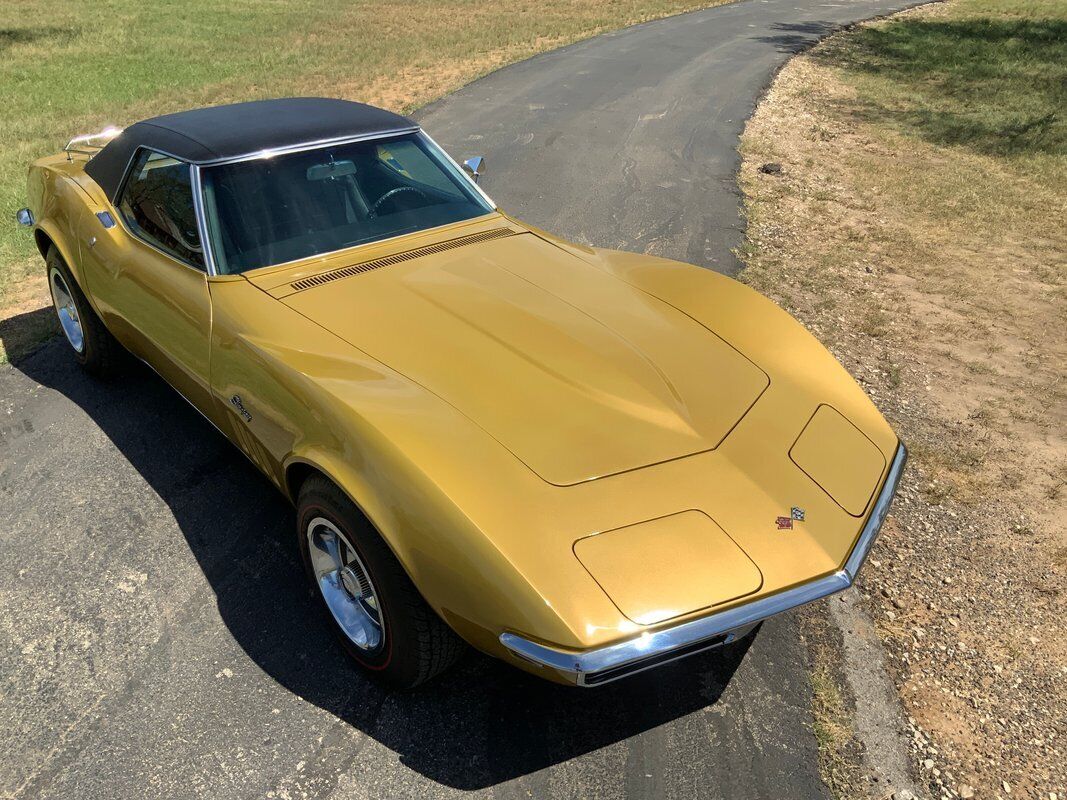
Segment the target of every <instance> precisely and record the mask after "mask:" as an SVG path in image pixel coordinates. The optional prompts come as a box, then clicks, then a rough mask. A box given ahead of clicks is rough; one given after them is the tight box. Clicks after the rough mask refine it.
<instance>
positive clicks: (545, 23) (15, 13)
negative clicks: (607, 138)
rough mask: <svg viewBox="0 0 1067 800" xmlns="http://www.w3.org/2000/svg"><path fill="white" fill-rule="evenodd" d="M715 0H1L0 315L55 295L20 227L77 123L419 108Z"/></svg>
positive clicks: (91, 126)
mask: <svg viewBox="0 0 1067 800" xmlns="http://www.w3.org/2000/svg"><path fill="white" fill-rule="evenodd" d="M715 4H716V0H523V1H522V2H514V3H507V4H497V3H485V2H477V0H390V2H385V0H377V1H376V0H370V1H369V2H355V3H353V2H339V1H338V0H230V1H229V2H225V3H216V2H208V0H181V1H179V2H175V0H164V1H163V2H152V3H145V2H141V0H112V2H109V3H107V4H106V5H101V4H100V3H92V2H88V1H87V0H72V2H66V3H54V2H47V1H46V0H0V20H2V22H0V54H2V60H0V107H2V108H3V116H2V118H0V145H2V146H0V219H2V220H3V222H2V223H0V319H3V317H4V316H7V317H10V316H11V315H12V313H17V312H18V311H25V310H29V309H33V308H37V307H39V306H40V305H41V303H42V302H43V298H44V288H43V281H42V280H35V281H33V282H31V283H29V284H25V283H23V279H25V278H26V277H27V276H29V275H33V276H36V273H38V272H40V264H39V257H38V256H37V254H36V252H35V250H34V247H33V243H32V237H29V236H26V235H24V233H23V232H21V231H19V230H18V229H17V228H16V226H15V225H14V223H13V222H12V219H13V215H14V213H15V210H16V209H18V208H19V207H21V206H23V205H25V173H26V167H27V165H28V164H29V162H30V161H32V160H33V159H35V158H37V157H39V156H41V155H45V154H48V153H51V152H55V151H57V150H58V149H59V148H60V147H62V145H63V144H64V143H65V142H66V140H67V139H68V138H70V137H71V136H73V135H75V134H77V133H85V132H87V131H94V130H99V129H100V128H102V127H104V126H105V125H106V124H111V123H114V124H118V125H125V124H129V123H131V122H134V121H136V120H138V119H142V118H144V117H147V116H152V115H155V114H160V113H166V112H170V111H177V110H180V109H184V108H189V107H192V106H198V105H210V104H218V103H225V102H233V101H239V100H251V99H256V98H265V97H278V96H285V95H301V94H310V95H325V96H330V97H344V98H349V99H353V100H363V101H366V102H370V103H375V104H378V105H384V106H386V107H388V108H391V109H394V110H397V111H401V112H407V111H411V110H413V109H414V108H416V107H418V106H420V105H423V104H425V103H426V102H428V101H430V100H432V99H435V98H437V97H439V96H441V95H442V94H445V93H447V92H448V91H450V90H452V89H455V88H457V87H459V86H461V85H463V84H464V83H467V82H469V81H470V80H472V79H473V78H475V77H477V76H479V75H481V74H484V73H486V72H488V71H490V70H492V69H495V68H497V67H499V66H502V65H503V64H506V63H509V62H512V61H517V60H519V59H522V58H526V57H528V56H530V55H533V54H534V53H537V52H540V51H543V50H548V49H552V48H555V47H559V46H561V45H564V44H567V43H570V42H573V41H576V40H578V39H582V38H586V37H588V36H592V35H594V34H596V33H599V32H601V31H604V30H609V29H613V28H620V27H624V26H626V25H630V24H634V23H637V22H641V21H644V20H648V19H653V18H656V17H661V16H667V15H670V14H675V13H679V12H682V11H687V10H691V9H694V8H701V7H706V6H709V5H715ZM20 284H21V285H20ZM16 307H17V308H16ZM5 309H6V311H7V313H6V314H5V313H4V310H5ZM2 359H3V353H2V349H0V360H2Z"/></svg>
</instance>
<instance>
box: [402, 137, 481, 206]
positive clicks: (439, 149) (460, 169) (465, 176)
mask: <svg viewBox="0 0 1067 800" xmlns="http://www.w3.org/2000/svg"><path fill="white" fill-rule="evenodd" d="M419 136H421V137H422V138H424V139H425V140H426V141H427V142H429V143H430V145H431V146H432V147H433V149H434V150H436V151H437V152H438V153H440V154H441V155H442V156H444V157H445V158H446V159H447V160H448V163H449V164H451V165H452V166H453V167H454V168H455V170H456V174H458V175H459V177H461V178H462V179H463V180H464V181H466V182H467V186H469V187H470V188H471V189H473V190H474V191H475V192H477V194H478V195H479V196H480V197H481V198H482V199H483V200H484V201H485V202H487V203H488V204H489V205H490V206H492V207H493V210H494V211H497V210H498V209H499V206H497V204H496V203H495V202H493V198H491V197H490V196H489V195H487V194H486V193H485V189H483V188H482V187H481V186H479V185H478V182H477V181H475V180H473V179H472V178H471V176H470V175H468V174H467V171H466V170H465V169H463V167H461V166H460V165H459V164H458V163H456V159H454V158H452V156H451V155H449V153H448V151H447V150H445V148H443V147H441V145H439V144H438V143H437V142H435V141H434V140H433V137H432V136H430V134H428V133H427V132H426V131H424V130H422V128H420V129H419Z"/></svg>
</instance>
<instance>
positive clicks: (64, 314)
mask: <svg viewBox="0 0 1067 800" xmlns="http://www.w3.org/2000/svg"><path fill="white" fill-rule="evenodd" d="M48 285H49V287H50V288H51V290H52V304H53V305H54V306H55V308H56V316H58V317H59V324H60V326H61V327H62V328H63V335H64V336H66V337H67V341H68V342H70V346H71V347H73V348H74V349H75V351H77V352H79V353H81V352H82V351H83V350H85V334H84V332H83V331H82V323H81V317H79V316H78V306H77V305H75V303H74V295H73V293H72V292H71V291H70V287H68V286H67V281H66V278H64V277H63V273H62V272H60V271H59V270H58V269H56V268H55V267H52V269H50V270H49V271H48Z"/></svg>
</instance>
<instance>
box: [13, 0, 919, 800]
mask: <svg viewBox="0 0 1067 800" xmlns="http://www.w3.org/2000/svg"><path fill="white" fill-rule="evenodd" d="M903 5H904V4H903V3H900V2H889V1H887V0H862V2H836V3H832V2H831V3H817V2H810V0H744V2H739V3H736V4H734V5H728V6H723V7H719V8H715V9H710V10H708V11H703V12H697V13H694V14H689V15H685V16H682V17H676V18H673V19H669V20H663V21H659V22H655V23H650V24H647V25H642V26H638V27H636V28H631V29H628V30H626V31H622V32H619V33H615V34H609V35H606V36H602V37H599V38H597V39H594V40H590V41H588V42H585V43H582V44H578V45H575V46H572V47H568V48H565V49H563V50H560V51H557V52H554V53H550V54H547V55H544V56H540V57H538V58H534V59H531V60H530V61H527V62H524V63H522V64H518V65H515V66H513V67H510V68H507V69H505V70H502V71H500V72H498V73H495V74H493V75H491V76H489V77H487V78H485V79H483V80H481V81H478V82H476V83H474V84H472V85H471V86H469V87H467V88H466V89H463V90H462V91H460V92H458V93H456V94H455V95H453V96H451V97H449V98H448V99H446V100H444V101H442V102H440V103H437V104H435V105H433V106H431V107H429V108H427V109H425V110H424V111H423V113H421V114H419V115H417V116H418V118H419V120H420V121H421V122H422V123H423V124H424V125H425V126H426V128H427V129H428V130H429V131H430V133H431V134H432V135H434V136H435V138H436V139H437V140H438V141H439V142H440V143H441V144H443V145H444V146H445V147H447V148H448V149H449V150H450V151H451V152H452V153H453V154H454V155H456V156H457V157H464V156H467V155H473V154H481V155H485V156H487V159H488V171H487V173H486V178H485V179H484V186H485V188H486V189H487V191H488V192H489V193H490V194H491V195H492V196H493V197H494V199H495V200H497V202H499V203H500V204H501V205H502V206H503V207H504V208H505V210H507V211H510V212H512V213H514V214H515V215H516V216H519V217H520V218H522V219H524V220H527V221H529V222H531V223H533V224H536V225H539V226H542V227H544V228H547V229H549V230H552V231H554V232H558V233H561V234H563V235H565V236H567V237H570V238H573V239H575V240H578V241H581V242H587V243H593V244H597V245H601V246H608V247H619V248H624V249H631V250H641V251H648V252H652V253H655V254H657V255H664V256H668V257H673V258H679V259H683V260H687V261H691V262H694V263H697V264H700V265H703V266H707V267H711V268H714V269H718V270H721V271H723V272H727V273H732V272H734V271H736V268H737V264H736V262H735V260H734V258H733V256H732V255H731V249H732V248H733V247H735V246H736V245H737V244H738V243H739V241H740V237H741V231H742V228H741V220H740V218H739V216H738V196H737V189H736V186H735V183H734V173H735V169H736V165H737V156H736V153H735V149H734V148H735V147H736V143H737V137H738V135H739V133H740V131H741V128H742V125H743V122H744V119H745V118H746V117H747V116H748V114H749V113H750V111H751V109H752V107H753V105H754V103H755V101H756V98H757V96H758V94H759V92H760V90H761V89H762V87H763V86H765V85H766V84H767V82H768V81H769V80H770V77H771V75H772V74H773V71H774V70H775V68H776V67H777V66H778V65H779V64H781V63H782V62H783V61H784V60H785V59H786V58H787V57H788V55H789V54H790V53H791V52H793V51H794V50H796V49H797V48H798V47H800V46H803V45H804V44H805V43H807V42H810V41H812V40H814V39H815V38H817V37H818V36H820V35H823V34H825V33H827V32H829V30H830V29H831V28H832V27H833V26H835V25H837V24H840V23H843V22H847V21H850V20H855V19H861V18H866V17H870V16H874V15H877V14H881V13H884V12H886V11H889V10H893V9H896V8H899V7H901V6H903ZM312 600H313V598H312V597H311V595H310V594H309V592H308V590H307V589H306V587H305V586H304V583H303V577H302V575H301V573H300V568H299V563H298V554H297V550H296V542H295V535H294V533H293V519H292V512H291V510H290V509H289V508H288V506H287V505H286V503H285V502H284V501H283V500H282V498H281V497H280V496H278V495H277V494H276V493H275V492H274V490H273V489H272V488H271V487H270V485H269V484H268V483H267V482H266V480H265V479H263V478H261V477H260V476H259V475H258V473H256V472H255V471H254V470H253V469H252V467H250V466H249V465H248V464H247V463H246V462H245V461H244V460H243V458H242V457H241V456H240V455H239V454H238V453H237V451H236V450H234V449H233V448H232V447H231V446H229V445H228V444H227V443H226V442H225V441H224V440H223V439H222V438H221V437H220V436H219V435H218V434H216V433H215V431H214V430H213V429H212V428H210V426H209V425H208V424H207V423H206V422H203V421H202V420H201V418H200V417H199V416H198V415H197V414H196V413H195V412H194V411H192V410H191V409H190V408H189V407H187V406H186V405H185V404H184V402H183V401H182V400H181V399H180V398H179V397H177V396H176V395H175V394H174V393H173V392H171V391H170V390H169V389H168V388H167V387H165V386H164V385H162V384H161V382H160V381H159V380H158V379H157V378H155V377H154V376H153V375H151V374H148V373H147V371H144V370H134V371H133V372H132V374H130V375H129V376H128V377H126V378H124V379H123V380H121V381H118V382H112V383H104V384H101V383H98V382H95V381H93V380H90V379H88V378H86V377H84V376H83V375H82V374H81V373H80V372H79V371H78V370H77V369H76V368H75V366H74V364H73V361H72V359H70V358H69V357H68V355H67V353H66V351H65V343H63V342H59V341H55V342H52V343H51V344H49V345H48V346H46V347H44V348H42V349H41V350H40V351H38V352H37V353H36V354H34V355H33V356H31V357H30V358H28V359H26V360H24V361H23V362H21V363H20V364H19V365H18V366H16V367H6V368H3V369H0V603H2V607H3V613H2V614H0V753H2V754H3V755H2V760H0V796H14V797H27V798H29V797H33V798H52V797H54V798H65V799H67V800H70V799H71V798H83V797H84V798H89V797H94V798H95V797H99V798H115V797H138V798H145V799H146V800H147V798H156V797H192V796H206V797H219V798H246V797H248V798H251V797H304V796H313V797H331V798H349V797H352V798H362V797H367V798H377V797H390V798H391V797H413V798H432V797H441V796H450V795H453V794H457V793H460V792H462V791H472V792H478V793H481V794H485V795H490V796H493V797H516V798H525V797H531V796H532V797H545V796H560V797H597V798H612V797H623V796H628V797H629V796H635V797H636V796H654V797H660V796H668V797H684V798H692V797H709V798H717V797H722V798H748V797H751V798H757V797H769V796H778V797H793V798H808V797H822V796H825V790H824V788H823V786H822V783H821V781H820V780H819V777H818V770H817V766H816V745H815V739H814V736H813V735H812V733H811V728H810V722H811V721H810V713H809V701H810V698H809V693H808V692H809V689H808V682H807V676H806V673H805V666H804V650H803V645H802V644H801V643H800V641H799V640H798V637H797V635H796V632H795V630H794V627H793V625H792V623H791V621H790V619H788V618H783V619H778V620H774V621H772V622H770V623H768V624H766V625H765V626H764V627H763V629H762V631H761V632H760V634H759V635H758V636H757V637H756V638H755V640H753V641H748V642H744V643H742V644H741V645H740V646H737V647H734V648H733V649H731V650H728V651H725V652H722V653H719V654H711V655H704V656H699V657H696V658H693V659H690V660H688V661H685V662H682V663H679V664H675V665H672V666H669V667H667V668H664V669H660V670H657V671H654V672H652V673H645V674H644V675H641V676H638V677H636V678H634V679H632V680H629V681H623V682H620V683H617V684H613V685H610V686H607V687H604V688H602V689H599V690H596V691H579V690H573V689H566V688H564V687H556V686H552V685H549V684H545V683H542V682H539V681H537V680H535V679H533V678H531V677H528V676H526V675H524V674H522V673H520V672H517V671H514V670H512V669H509V668H507V667H505V666H503V665H501V664H497V663H496V662H493V661H490V660H488V659H486V658H483V657H480V656H478V655H475V654H472V655H471V656H470V657H469V658H467V659H466V660H465V661H464V662H463V663H461V664H460V665H459V667H458V668H457V669H455V670H453V671H452V672H450V673H449V674H448V675H447V676H446V677H445V678H444V679H443V680H441V681H439V682H437V683H435V684H433V685H431V686H429V687H427V688H426V689H425V690H423V691H420V692H417V693H413V694H396V693H388V692H385V691H383V690H381V689H380V688H378V687H377V686H376V685H374V684H373V683H370V682H368V681H367V680H366V679H364V678H363V677H362V676H361V675H360V674H359V673H357V672H355V671H354V670H353V669H351V668H350V667H349V666H348V664H347V662H346V661H345V659H344V657H343V655H342V653H341V650H340V648H339V647H338V646H337V645H336V644H335V643H334V642H333V641H332V639H331V637H330V634H329V631H328V629H327V628H326V626H325V624H324V623H323V622H321V620H320V619H319V617H318V616H316V613H315V608H314V606H313V604H312Z"/></svg>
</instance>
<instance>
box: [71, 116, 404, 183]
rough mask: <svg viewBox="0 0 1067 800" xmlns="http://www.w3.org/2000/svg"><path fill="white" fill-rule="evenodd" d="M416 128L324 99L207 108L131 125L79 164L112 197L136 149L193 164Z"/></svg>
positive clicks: (395, 117)
mask: <svg viewBox="0 0 1067 800" xmlns="http://www.w3.org/2000/svg"><path fill="white" fill-rule="evenodd" d="M417 127H418V126H417V125H416V124H415V123H414V122H412V121H411V120H410V119H408V118H407V117H402V116H400V115H399V114H394V113H393V112H391V111H385V110H384V109H381V108H375V107H374V106H368V105H364V104H363V103H353V102H351V101H349V100H333V99H329V98H325V97H287V98H282V99H278V100H255V101H253V102H250V103H234V104H232V105H228V106H210V107H208V108H197V109H193V110H192V111H179V112H177V113H176V114H164V115H163V116H161V117H153V118H152V119H146V120H144V121H143V122H137V123H134V124H133V125H131V126H130V127H128V128H126V129H125V130H124V131H123V132H122V133H121V134H119V135H118V136H116V137H115V138H114V139H112V140H111V141H110V142H108V143H107V144H106V145H105V146H104V147H103V148H102V149H101V150H100V152H99V153H97V154H96V155H95V156H94V157H93V158H92V160H90V161H89V163H88V164H86V165H85V172H86V173H87V174H88V175H89V177H91V178H92V179H93V180H94V181H96V182H97V183H98V184H100V186H101V188H102V189H103V190H104V191H105V192H106V193H107V196H108V197H109V198H111V200H113V201H114V200H115V199H116V198H115V196H116V194H117V193H118V190H119V184H120V183H121V182H122V178H123V175H124V174H125V172H126V167H127V166H128V165H129V163H130V158H131V157H132V156H133V154H134V152H135V151H136V150H137V148H138V147H148V148H151V149H153V150H159V151H162V152H164V153H167V154H168V155H171V156H174V157H175V158H179V159H181V160H182V161H189V162H190V163H193V164H207V163H211V162H214V161H228V160H231V159H235V158H240V157H242V156H249V155H254V154H255V153H260V152H262V151H264V150H275V149H278V148H284V147H293V146H297V145H301V144H310V143H312V142H323V143H325V142H328V141H331V140H338V139H347V138H354V137H357V136H373V135H376V134H389V133H398V132H401V131H408V130H414V129H415V128H417Z"/></svg>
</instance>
